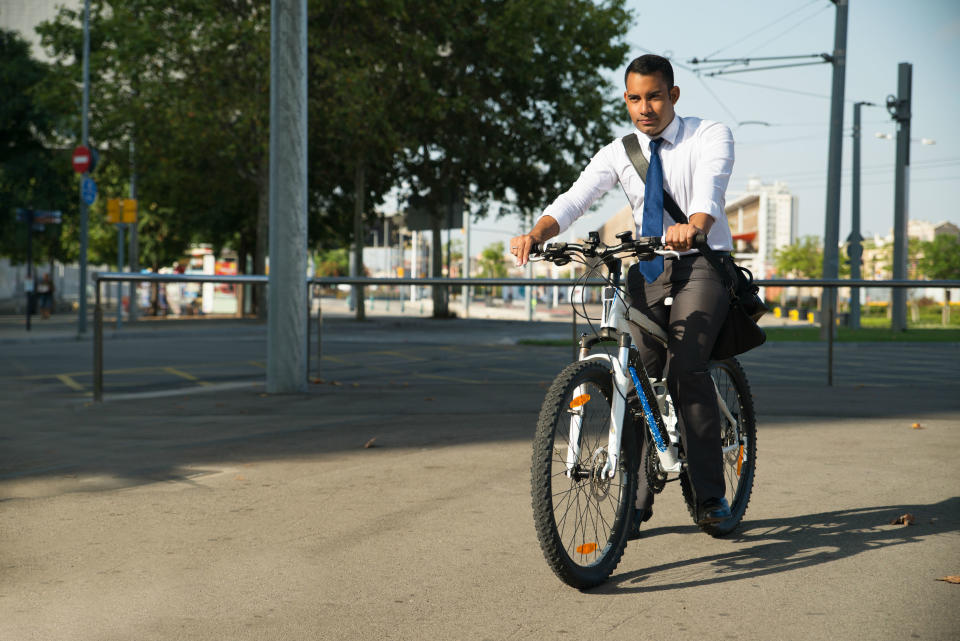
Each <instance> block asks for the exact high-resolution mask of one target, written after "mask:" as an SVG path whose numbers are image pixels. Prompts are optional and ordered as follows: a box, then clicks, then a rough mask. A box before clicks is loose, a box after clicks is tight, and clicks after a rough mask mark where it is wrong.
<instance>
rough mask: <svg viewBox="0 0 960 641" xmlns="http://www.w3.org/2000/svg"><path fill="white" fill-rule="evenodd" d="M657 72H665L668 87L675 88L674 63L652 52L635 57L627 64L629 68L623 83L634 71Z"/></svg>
mask: <svg viewBox="0 0 960 641" xmlns="http://www.w3.org/2000/svg"><path fill="white" fill-rule="evenodd" d="M657 72H659V73H661V74H663V79H664V80H666V81H667V89H673V65H671V64H670V61H669V60H667V59H666V58H664V57H663V56H657V55H654V54H652V53H648V54H646V55H644V56H640V57H639V58H634V59H633V62H631V63H630V64H629V65H627V70H626V71H625V72H624V74H623V84H627V77H628V76H629V75H630V74H632V73H639V74H640V75H642V76H652V75H653V74H655V73H657Z"/></svg>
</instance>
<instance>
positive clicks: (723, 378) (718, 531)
mask: <svg viewBox="0 0 960 641" xmlns="http://www.w3.org/2000/svg"><path fill="white" fill-rule="evenodd" d="M710 376H711V378H713V380H714V382H715V383H716V384H717V389H718V390H719V392H720V396H721V397H722V398H723V399H724V401H725V402H726V404H727V408H728V409H729V410H730V413H731V414H732V415H733V416H734V418H735V419H736V420H737V421H738V422H739V423H740V428H739V432H740V439H739V440H740V444H741V446H742V449H741V448H737V449H733V450H730V451H728V452H726V453H725V454H724V455H723V471H724V481H725V483H726V487H727V491H726V498H727V501H728V502H729V503H730V512H731V516H730V518H729V519H726V520H724V521H720V522H719V523H707V524H698V527H699V528H700V529H701V530H703V531H704V532H706V533H707V534H709V535H710V536H713V537H717V538H719V537H723V536H726V535H728V534H730V533H731V532H733V531H734V530H736V529H737V527H739V525H740V522H741V521H742V520H743V515H744V514H745V513H746V511H747V505H748V504H749V503H750V495H751V494H752V493H753V482H754V475H755V473H756V469H757V420H756V415H755V414H754V411H753V395H752V394H751V392H750V384H749V382H748V381H747V375H746V373H744V371H743V367H741V365H740V362H739V361H737V359H735V358H728V359H726V360H723V361H714V362H712V363H711V364H710ZM720 421H721V424H722V426H723V439H722V442H723V446H724V447H729V446H732V445H733V444H734V442H735V440H736V436H735V433H734V432H735V430H734V427H733V426H732V425H731V424H730V421H729V420H728V419H727V418H726V417H724V416H723V415H722V414H721V417H720ZM738 468H739V469H738ZM680 488H681V490H682V491H683V499H684V501H685V502H686V504H687V510H688V511H689V512H690V516H691V517H693V520H694V522H696V521H697V505H696V502H695V499H694V495H693V490H692V488H691V485H690V478H689V476H688V474H687V472H686V471H684V472H683V473H681V474H680Z"/></svg>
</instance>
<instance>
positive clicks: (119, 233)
mask: <svg viewBox="0 0 960 641" xmlns="http://www.w3.org/2000/svg"><path fill="white" fill-rule="evenodd" d="M124 228H126V225H124V224H122V223H121V224H119V225H117V271H118V272H122V271H123V230H124ZM122 326H123V283H121V282H120V281H117V329H120V328H121V327H122Z"/></svg>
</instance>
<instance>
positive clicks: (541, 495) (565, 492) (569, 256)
mask: <svg viewBox="0 0 960 641" xmlns="http://www.w3.org/2000/svg"><path fill="white" fill-rule="evenodd" d="M617 239H618V240H619V241H620V244H618V245H614V246H607V245H604V244H602V243H601V242H600V239H599V236H598V235H597V234H596V233H595V232H593V233H591V234H590V239H589V240H588V241H587V242H586V243H584V244H582V245H581V244H574V243H551V244H548V245H546V246H545V247H540V246H536V247H534V251H533V253H531V256H532V260H547V261H551V262H554V263H556V264H557V265H565V264H568V263H570V262H571V261H578V262H581V263H583V264H588V261H589V260H591V259H592V260H595V261H596V263H595V266H594V267H593V269H588V270H586V273H585V274H584V277H583V280H584V282H586V279H587V278H588V277H589V276H590V275H591V273H596V272H597V271H598V268H599V266H600V265H603V266H605V267H606V268H607V272H608V276H607V277H605V279H604V280H605V281H606V286H604V287H603V289H602V296H601V302H602V314H601V318H600V329H599V330H598V331H596V332H595V333H593V334H592V335H589V334H583V335H582V336H581V339H580V344H579V350H580V351H579V358H578V360H576V361H574V362H573V363H571V364H570V365H568V366H566V367H565V368H564V369H563V370H561V372H560V373H559V374H558V375H557V377H556V378H555V379H554V381H553V383H552V384H551V386H550V387H549V389H548V391H547V394H546V397H545V398H544V401H543V405H542V406H541V409H540V416H539V420H538V422H537V430H536V435H535V437H534V441H533V456H532V463H531V495H532V503H533V514H534V521H535V525H536V530H537V538H538V539H539V541H540V547H541V549H542V550H543V554H544V556H545V557H546V560H547V563H548V564H549V565H550V567H551V569H552V570H553V571H554V573H556V575H557V576H558V577H559V578H560V579H561V580H562V581H564V582H565V583H567V584H568V585H570V586H572V587H575V588H579V589H587V588H590V587H594V586H596V585H599V584H600V583H603V582H604V581H606V579H607V578H608V577H609V576H610V575H611V574H612V573H613V571H614V570H615V569H616V567H617V565H618V564H619V562H620V559H621V557H622V555H623V552H624V549H625V548H626V544H627V536H628V533H629V530H630V527H631V525H632V519H633V514H634V502H635V499H636V493H637V487H638V481H639V470H640V469H642V470H643V473H644V474H645V476H646V479H647V483H648V485H649V487H650V489H651V490H652V491H653V492H654V493H660V492H661V491H663V489H664V486H665V485H666V483H668V482H671V481H677V480H679V481H680V487H681V490H682V494H683V498H684V500H685V501H686V504H687V508H688V510H689V512H690V515H691V516H692V517H693V519H694V522H695V523H696V522H697V503H696V500H695V497H694V492H693V486H692V484H691V482H690V478H689V476H688V474H687V469H686V462H685V456H684V449H683V443H682V439H681V437H680V433H679V430H678V426H677V416H676V413H675V411H674V405H673V402H672V401H671V399H670V395H669V393H668V391H667V384H666V381H665V380H663V379H662V378H650V377H648V376H647V373H646V371H645V370H644V368H643V364H642V363H641V361H640V356H639V352H638V350H637V349H636V342H637V341H639V340H640V335H641V334H645V335H647V336H650V337H652V338H653V339H655V340H656V341H658V342H660V343H661V344H663V345H666V343H667V335H666V332H665V331H664V330H663V329H662V328H661V327H660V326H659V325H657V324H656V323H655V322H654V321H653V320H652V319H650V318H649V317H648V316H646V315H644V314H643V313H641V312H640V310H638V309H636V308H633V307H630V306H629V305H628V304H627V302H626V300H625V297H624V293H623V292H622V291H621V285H620V283H621V276H622V275H621V270H622V265H623V261H622V258H623V257H626V256H629V255H633V256H636V257H637V258H638V259H639V260H650V259H652V258H654V257H656V256H658V255H661V256H678V255H679V254H677V253H676V252H672V251H670V250H666V249H663V247H662V245H661V241H660V239H659V238H652V237H641V238H637V239H635V240H634V239H633V237H632V233H631V232H623V233H621V234H617ZM698 240H699V243H700V244H702V243H703V242H705V238H704V237H703V236H702V235H701V237H700V238H699V239H698ZM582 315H583V316H587V314H586V308H585V307H584V309H583V314H582ZM588 320H590V319H589V318H588ZM610 341H615V342H616V343H617V352H616V354H610V353H593V354H591V350H592V349H593V348H594V347H596V346H597V345H599V344H601V343H607V342H610ZM710 371H711V377H712V378H713V380H714V384H715V386H716V388H717V400H718V403H719V406H720V412H721V423H722V430H723V432H722V434H723V437H722V442H723V459H724V473H725V480H726V484H727V499H728V501H729V503H730V510H731V512H732V516H731V518H729V519H727V520H726V521H721V522H719V523H713V524H704V525H699V527H700V529H701V530H703V531H704V532H706V533H707V534H710V535H711V536H714V537H721V536H725V535H727V534H729V533H730V532H733V531H734V530H735V529H736V528H737V526H738V525H739V524H740V522H741V520H742V519H743V515H744V513H745V512H746V509H747V504H748V503H749V501H750V494H751V491H752V489H753V479H754V472H755V470H756V441H757V438H756V420H755V416H754V411H753V398H752V396H751V394H750V388H749V384H748V382H747V378H746V375H745V374H744V371H743V368H742V367H741V366H740V363H739V362H738V361H737V360H736V359H728V360H725V361H719V362H712V363H711V366H710ZM631 391H635V392H636V396H635V397H632V396H630V393H631ZM641 429H646V430H648V432H649V438H646V439H643V445H642V447H641V446H639V445H638V443H639V441H640V438H639V437H640V435H641V433H640V431H639V430H641ZM641 464H642V465H641Z"/></svg>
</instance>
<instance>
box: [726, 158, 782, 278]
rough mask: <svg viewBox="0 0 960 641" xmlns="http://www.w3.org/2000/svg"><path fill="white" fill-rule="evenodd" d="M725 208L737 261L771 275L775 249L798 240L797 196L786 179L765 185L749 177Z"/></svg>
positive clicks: (761, 274) (762, 275) (759, 273)
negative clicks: (741, 191) (745, 185)
mask: <svg viewBox="0 0 960 641" xmlns="http://www.w3.org/2000/svg"><path fill="white" fill-rule="evenodd" d="M725 211H726V213H727V221H728V222H729V223H730V231H731V232H733V242H734V254H735V256H736V258H737V262H738V263H740V264H742V265H743V266H744V267H746V268H747V269H749V270H750V271H752V272H753V274H754V276H756V277H757V278H769V277H772V276H774V273H775V260H774V255H775V253H776V250H777V249H779V248H781V247H786V246H787V245H792V244H793V243H794V242H796V240H797V235H798V224H799V222H798V221H799V199H798V198H797V197H796V196H795V195H793V194H792V193H790V189H789V188H788V187H787V185H786V184H785V183H782V182H780V181H776V182H774V183H773V184H772V185H768V184H764V183H762V182H761V181H760V179H759V178H753V177H751V178H750V180H749V182H748V183H747V188H746V190H745V191H744V192H743V193H741V194H739V195H737V196H735V197H732V198H730V199H729V202H728V203H727V206H726V210H725Z"/></svg>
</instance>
